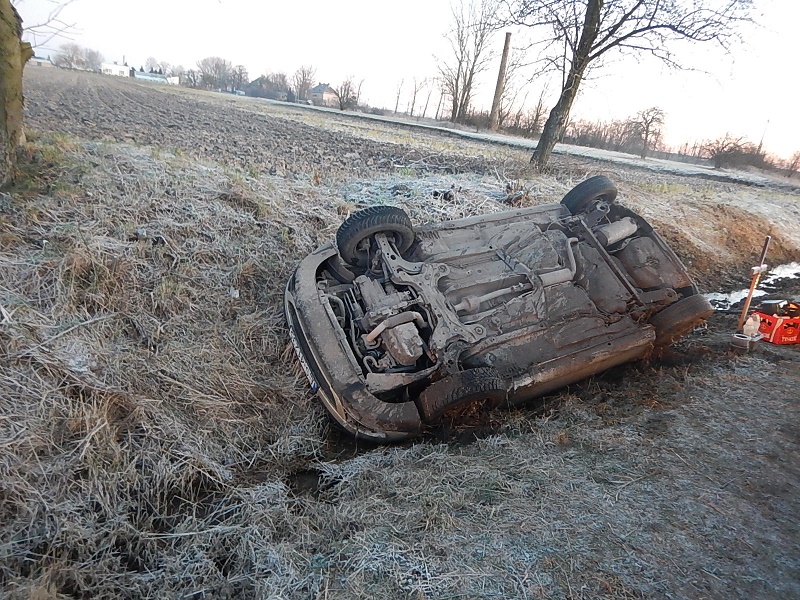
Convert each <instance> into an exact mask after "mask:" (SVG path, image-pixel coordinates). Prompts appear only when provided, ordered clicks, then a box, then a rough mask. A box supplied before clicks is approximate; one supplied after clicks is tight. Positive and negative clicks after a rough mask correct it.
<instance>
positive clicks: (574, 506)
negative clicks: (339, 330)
mask: <svg viewBox="0 0 800 600" xmlns="http://www.w3.org/2000/svg"><path fill="white" fill-rule="evenodd" d="M26 84H27V97H28V124H29V126H30V127H32V128H33V129H34V130H35V131H36V132H38V136H39V139H38V140H37V141H35V142H34V143H32V144H29V145H28V146H27V147H26V149H25V153H24V155H23V161H22V170H23V172H22V173H21V175H22V177H21V179H20V182H19V183H18V184H17V186H16V187H15V188H13V189H12V190H10V191H9V193H8V194H2V195H0V308H2V311H0V596H2V597H11V598H37V599H46V598H47V599H49V598H88V597H92V598H95V597H96V598H119V597H132V598H134V597H135V598H139V597H152V598H165V597H170V598H171V597H188V598H205V597H209V598H210V597H214V598H238V597H243V598H244V597H247V598H249V597H253V598H272V597H282V598H331V599H333V598H343V599H344V598H358V597H364V598H392V599H394V598H415V599H417V598H455V597H462V598H486V597H498V598H553V599H556V598H558V599H560V598H719V599H726V600H727V599H729V598H748V599H749V598H756V597H759V598H800V527H799V526H798V520H797V516H796V515H797V514H800V459H798V457H800V437H799V436H798V433H797V432H798V429H797V423H798V419H800V405H798V401H797V398H798V393H797V390H798V389H800V346H794V347H790V346H786V347H780V346H772V345H769V344H765V343H761V344H760V345H759V346H758V348H757V349H755V350H754V351H753V352H751V353H747V354H736V353H734V352H732V351H731V349H730V346H729V340H730V335H731V333H732V332H733V330H734V327H735V321H736V315H733V314H723V313H719V314H715V315H714V316H713V317H712V318H711V319H710V321H709V323H708V325H707V327H704V328H701V329H700V330H697V331H695V332H693V333H692V334H691V335H690V336H688V337H687V338H686V339H685V340H683V341H682V342H681V343H679V344H678V345H677V346H676V347H673V348H672V349H670V350H669V351H668V352H667V353H665V355H664V356H661V357H654V358H653V359H652V360H650V361H649V362H646V363H637V364H631V365H625V366H623V367H619V368H616V369H613V370H611V371H609V372H607V373H604V374H603V375H601V376H598V377H595V378H592V379H591V380H588V381H585V382H583V383H582V384H580V385H576V386H572V387H571V388H570V389H568V390H564V391H562V392H561V393H559V394H555V395H553V396H550V397H548V398H546V399H544V400H542V401H541V402H540V403H538V404H537V405H535V406H530V407H526V408H524V409H520V410H515V411H513V412H508V411H495V412H490V413H482V414H475V415H472V416H471V417H470V418H469V419H468V421H469V422H468V423H467V424H463V423H462V424H451V425H450V426H446V427H444V428H441V429H438V430H436V431H432V432H430V433H429V434H428V436H427V437H425V438H424V439H422V440H419V441H417V442H415V443H413V444H407V445H403V446H394V447H388V448H387V447H370V446H367V447H365V446H364V445H362V444H359V443H357V442H354V441H353V440H350V439H349V438H347V437H345V436H342V435H341V434H339V433H337V432H336V431H335V430H334V429H333V428H332V427H331V426H330V424H329V423H328V422H327V420H326V418H325V415H324V413H323V411H322V409H321V408H320V407H319V405H318V404H317V403H316V402H315V401H314V399H313V398H311V397H310V396H309V394H308V392H307V390H306V385H305V382H304V380H303V378H302V374H301V373H300V372H299V370H298V369H297V367H296V363H295V361H294V358H293V353H292V350H291V346H290V344H289V343H288V337H287V334H286V329H285V325H284V321H283V316H282V305H281V297H282V288H283V285H284V282H285V281H286V279H287V277H288V275H289V273H290V272H291V269H292V268H293V266H294V265H295V264H296V263H297V261H298V260H300V258H302V257H303V256H304V255H305V254H306V253H307V252H309V251H310V250H312V249H313V248H314V247H315V246H316V245H317V244H319V243H322V242H325V241H328V240H330V239H331V238H332V237H333V235H334V234H335V231H336V227H337V226H338V224H339V223H341V221H342V220H343V218H344V216H345V215H346V214H347V213H348V212H349V211H350V210H352V209H353V208H354V207H355V206H357V205H360V204H366V203H370V202H371V203H377V202H381V201H387V200H388V201H391V202H393V203H396V204H399V205H402V206H403V207H404V208H406V210H408V212H409V213H410V214H411V216H412V219H413V220H414V221H415V222H419V221H424V220H429V219H442V218H447V217H453V216H462V215H465V214H477V213H481V212H487V211H493V210H500V209H502V208H503V207H504V205H503V204H502V202H500V201H499V200H500V199H502V198H504V197H505V195H506V186H507V185H508V186H510V187H512V188H514V189H517V190H523V191H525V195H524V197H523V199H522V201H524V202H540V201H552V200H557V199H558V198H559V197H560V196H561V195H563V193H564V192H565V191H567V190H568V189H569V187H570V186H571V185H573V184H574V183H576V182H577V181H580V180H581V179H583V178H584V177H585V176H586V175H589V174H595V173H597V172H602V173H605V174H607V175H609V176H611V177H612V178H614V179H615V180H616V181H618V182H619V186H620V190H621V201H622V202H624V203H626V204H629V205H630V206H631V207H632V208H634V209H635V210H637V211H640V212H642V213H643V214H644V215H645V216H646V217H647V218H648V219H650V220H651V222H653V223H654V224H656V226H657V227H658V228H659V230H661V231H662V232H663V233H665V234H666V236H667V237H668V238H670V240H671V241H672V243H673V244H674V247H675V250H676V251H677V252H678V253H679V254H680V255H681V256H682V257H683V258H684V259H685V260H687V262H689V261H691V268H692V270H693V273H694V274H695V276H697V277H698V278H699V279H700V280H701V281H702V282H703V283H704V285H711V284H715V285H716V284H720V283H721V282H724V281H725V279H726V277H729V278H730V280H731V281H732V282H735V283H736V284H737V285H738V284H739V283H740V282H741V280H743V279H746V276H747V271H748V269H749V267H750V266H752V263H753V261H754V260H755V255H756V253H757V252H758V249H759V248H760V245H761V242H762V240H763V235H765V234H766V233H770V232H771V233H772V234H773V235H774V236H775V237H776V246H775V247H774V248H775V254H774V255H771V257H770V262H777V261H778V260H781V261H782V260H784V259H794V260H797V258H798V248H800V241H798V237H797V235H798V234H797V233H795V232H796V231H797V227H796V225H797V222H798V219H797V218H796V215H797V212H796V211H797V205H798V202H797V196H791V195H787V194H786V193H783V192H774V193H773V192H772V191H770V190H754V189H752V188H744V187H738V186H736V185H732V184H717V183H713V182H708V181H703V182H699V181H694V180H692V179H690V178H685V177H674V176H668V175H663V174H655V173H653V174H648V173H647V172H645V171H642V170H627V169H626V168H624V167H621V166H619V165H614V166H611V167H610V166H609V165H607V164H597V163H592V162H590V161H587V160H585V159H573V158H569V157H563V156H562V157H559V158H558V159H557V161H556V164H555V167H554V169H553V171H552V172H550V173H548V174H545V175H535V176H534V175H531V174H527V175H526V174H525V166H526V163H527V160H526V159H527V157H526V156H525V155H524V154H523V153H521V152H519V151H514V150H511V149H508V148H504V147H498V146H496V145H490V144H483V143H478V142H471V141H463V142H461V141H458V140H456V141H455V142H454V139H453V138H452V137H450V136H447V137H442V136H438V135H437V134H435V133H433V132H420V133H419V134H413V135H409V133H408V129H407V128H402V127H395V126H392V125H387V124H375V123H372V122H370V123H368V124H362V125H361V126H358V125H357V122H355V121H354V120H353V119H343V118H338V117H337V118H334V117H332V116H325V113H318V112H316V111H303V110H302V109H294V108H291V107H289V108H286V107H281V106H279V105H268V104H263V103H257V102H252V101H249V100H247V99H244V100H242V99H235V100H233V101H229V100H230V99H229V98H227V97H225V96H221V95H215V94H198V93H193V92H186V91H182V90H173V89H162V88H158V87H147V86H141V85H137V84H135V83H133V82H129V81H127V80H116V79H113V78H103V77H100V76H92V75H87V74H80V73H67V72H61V71H55V70H53V71H48V72H44V71H42V72H35V71H33V70H31V73H29V74H28V79H27V81H26ZM304 118H305V119H306V121H305V122H303V119H304ZM326 124H327V125H326ZM52 133H61V134H67V135H66V136H63V135H62V136H56V137H53V136H52ZM438 189H453V190H455V191H456V198H455V200H452V201H445V200H443V199H441V198H440V199H436V200H434V199H433V197H432V194H431V192H432V191H433V190H438ZM787 223H788V224H791V223H794V225H795V228H794V229H787V227H786V224H787ZM710 270H711V271H713V272H709V271H710ZM798 281H800V280H793V281H790V282H787V283H786V284H785V286H784V287H783V288H782V289H781V290H780V292H779V294H780V296H781V297H800V285H798Z"/></svg>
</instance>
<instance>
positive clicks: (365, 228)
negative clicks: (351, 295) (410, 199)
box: [336, 206, 414, 268]
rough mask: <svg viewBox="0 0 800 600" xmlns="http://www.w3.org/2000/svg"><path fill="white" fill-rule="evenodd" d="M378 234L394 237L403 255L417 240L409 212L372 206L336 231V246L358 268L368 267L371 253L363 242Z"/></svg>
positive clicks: (351, 217)
mask: <svg viewBox="0 0 800 600" xmlns="http://www.w3.org/2000/svg"><path fill="white" fill-rule="evenodd" d="M376 233H388V234H392V235H393V236H394V243H395V246H396V247H397V250H398V252H400V253H401V254H402V253H403V252H405V251H406V250H408V248H409V247H410V246H411V244H412V243H414V228H413V226H412V225H411V219H409V218H408V215H407V214H406V212H405V211H404V210H403V209H401V208H397V207H395V206H370V207H369V208H365V209H364V210H360V211H358V212H356V213H353V214H352V215H350V216H349V217H348V218H347V219H346V220H345V222H344V223H342V224H341V226H340V227H339V230H338V231H337V232H336V247H337V248H338V249H339V255H340V256H341V257H342V259H343V260H344V261H345V262H346V263H348V264H350V265H353V266H354V267H361V268H364V267H367V266H368V264H367V262H368V260H369V256H368V253H367V252H365V251H364V250H363V249H361V248H359V245H360V244H361V242H362V241H364V240H365V239H367V238H369V237H372V236H373V235H375V234H376Z"/></svg>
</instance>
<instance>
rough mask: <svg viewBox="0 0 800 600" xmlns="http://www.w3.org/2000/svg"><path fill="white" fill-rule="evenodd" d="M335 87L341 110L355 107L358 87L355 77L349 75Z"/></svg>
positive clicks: (334, 91) (334, 90)
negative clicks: (354, 80)
mask: <svg viewBox="0 0 800 600" xmlns="http://www.w3.org/2000/svg"><path fill="white" fill-rule="evenodd" d="M331 89H333V93H334V95H335V96H336V100H337V101H338V102H339V110H346V109H348V108H353V107H354V106H355V103H356V89H355V84H354V83H353V78H352V77H348V78H347V79H345V80H344V81H343V82H342V83H341V84H340V85H339V87H337V88H331Z"/></svg>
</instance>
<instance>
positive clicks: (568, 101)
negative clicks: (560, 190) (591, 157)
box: [531, 0, 603, 170]
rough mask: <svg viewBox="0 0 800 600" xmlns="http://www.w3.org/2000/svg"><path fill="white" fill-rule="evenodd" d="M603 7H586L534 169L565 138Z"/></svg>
mask: <svg viewBox="0 0 800 600" xmlns="http://www.w3.org/2000/svg"><path fill="white" fill-rule="evenodd" d="M602 8H603V0H589V2H588V5H587V7H586V16H585V17H584V21H583V29H582V30H581V37H580V41H579V42H578V46H577V47H576V48H575V51H574V53H573V55H572V65H571V66H570V69H569V75H567V78H566V80H565V81H564V85H563V86H562V88H561V95H560V96H559V98H558V102H556V105H555V106H554V107H553V109H552V110H551V111H550V115H549V116H548V117H547V122H546V123H545V124H544V129H542V135H541V137H540V138H539V142H538V143H537V144H536V150H534V152H533V156H531V162H532V163H533V164H534V165H536V168H537V169H539V170H541V169H544V168H545V167H546V166H547V163H548V161H549V160H550V155H551V154H552V153H553V148H555V145H556V142H558V141H559V140H560V139H561V138H562V137H563V135H564V130H565V128H566V124H567V119H568V118H569V112H570V110H571V109H572V103H573V102H574V101H575V97H576V96H577V95H578V87H579V86H580V83H581V80H582V79H583V74H584V72H585V71H586V67H587V66H588V65H589V55H590V54H591V51H592V45H593V44H594V42H595V40H596V39H597V33H598V31H599V27H600V12H601V10H602Z"/></svg>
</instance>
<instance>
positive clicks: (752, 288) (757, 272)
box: [736, 235, 772, 331]
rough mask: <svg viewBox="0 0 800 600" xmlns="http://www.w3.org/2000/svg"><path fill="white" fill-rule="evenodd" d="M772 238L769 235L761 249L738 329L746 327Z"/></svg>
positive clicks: (764, 268) (764, 269)
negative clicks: (748, 313) (748, 312)
mask: <svg viewBox="0 0 800 600" xmlns="http://www.w3.org/2000/svg"><path fill="white" fill-rule="evenodd" d="M771 240H772V236H771V235H768V236H767V237H766V239H765V240H764V248H763V249H762V250H761V258H760V259H759V261H758V266H755V267H753V280H752V281H751V282H750V291H749V292H747V299H746V300H745V301H744V306H743V307H742V315H741V316H740V317H739V324H738V325H737V326H736V331H741V329H742V327H744V322H745V321H746V320H747V311H749V310H750V302H751V301H752V299H753V292H755V291H756V286H757V285H758V280H759V279H761V274H762V273H763V272H764V271H766V266H767V265H765V264H764V261H765V260H767V250H768V249H769V243H770V241H771Z"/></svg>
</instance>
